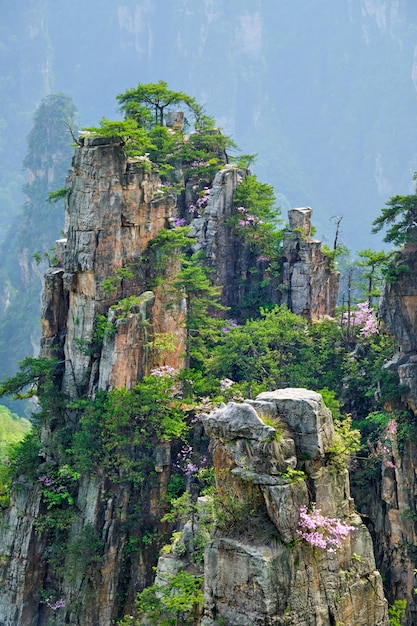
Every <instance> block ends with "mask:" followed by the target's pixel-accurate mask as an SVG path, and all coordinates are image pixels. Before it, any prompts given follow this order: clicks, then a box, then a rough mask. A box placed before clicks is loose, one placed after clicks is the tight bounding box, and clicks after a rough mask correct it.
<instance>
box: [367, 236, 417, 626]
mask: <svg viewBox="0 0 417 626" xmlns="http://www.w3.org/2000/svg"><path fill="white" fill-rule="evenodd" d="M392 274H393V276H394V279H393V280H390V281H387V282H386V283H385V285H384V289H383V294H382V298H381V302H380V306H379V317H380V319H381V321H382V322H383V324H384V326H385V328H386V330H387V331H388V332H389V333H390V334H391V335H392V338H393V340H394V346H395V352H394V354H393V357H392V360H391V361H390V362H389V363H387V364H386V365H385V367H387V368H388V369H389V370H391V371H393V372H396V373H397V374H398V377H399V381H400V384H401V385H402V387H401V397H402V403H401V404H399V405H398V406H397V407H392V406H387V407H386V408H387V410H388V411H392V409H393V408H398V409H400V410H401V411H403V415H404V419H405V424H406V425H407V426H408V431H406V430H405V431H404V432H403V434H402V437H401V446H399V445H398V435H397V433H396V432H392V434H391V435H390V439H391V441H390V454H389V455H382V456H381V458H380V462H379V463H376V465H375V468H374V472H373V475H372V476H370V477H369V478H368V479H367V481H366V485H363V484H361V483H359V484H358V485H355V490H357V492H358V493H357V498H356V499H357V501H358V506H360V510H361V512H362V513H364V514H365V515H366V516H367V525H368V526H369V529H370V530H371V532H372V537H373V540H374V546H375V556H376V560H377V564H378V567H379V569H380V571H381V574H382V575H383V577H384V581H385V582H384V586H385V589H386V595H387V598H388V601H389V602H390V603H391V604H392V603H393V602H394V601H395V600H396V599H404V600H406V601H407V608H406V616H405V619H404V620H403V623H404V625H407V626H412V625H414V624H415V623H416V622H417V601H416V595H415V588H416V579H415V572H416V568H417V554H416V545H417V532H416V494H417V479H416V458H417V445H416V436H415V433H416V432H417V430H416V418H417V317H416V311H417V283H416V276H417V251H416V250H415V248H414V247H412V246H408V247H407V248H405V249H404V250H403V251H401V252H399V253H397V254H396V258H395V260H394V262H393V268H392ZM395 274H397V276H396V277H395ZM393 417H394V418H395V415H394V416H393ZM370 493H372V497H369V494H370Z"/></svg>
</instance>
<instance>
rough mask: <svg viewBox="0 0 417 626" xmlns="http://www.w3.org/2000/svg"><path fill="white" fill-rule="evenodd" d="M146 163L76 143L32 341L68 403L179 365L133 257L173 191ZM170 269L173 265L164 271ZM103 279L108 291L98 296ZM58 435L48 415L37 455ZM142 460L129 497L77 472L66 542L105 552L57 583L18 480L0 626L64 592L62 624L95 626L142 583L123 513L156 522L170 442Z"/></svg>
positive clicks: (156, 301)
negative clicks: (156, 345) (100, 323)
mask: <svg viewBox="0 0 417 626" xmlns="http://www.w3.org/2000/svg"><path fill="white" fill-rule="evenodd" d="M144 165H145V164H144V163H141V162H137V163H131V162H127V161H126V158H125V155H124V152H123V150H122V147H121V145H120V142H119V141H108V140H101V139H89V138H86V139H85V140H84V145H83V146H82V147H80V148H78V149H77V150H76V154H75V157H74V160H73V170H72V172H71V174H70V177H69V181H68V186H69V198H68V204H67V215H66V229H67V233H68V237H67V239H65V240H60V241H59V242H57V258H58V263H59V265H58V266H57V267H54V268H51V269H50V270H49V271H48V272H47V274H46V283H45V291H44V297H43V304H42V346H41V353H42V355H43V356H53V357H57V358H58V360H59V363H60V368H61V372H60V378H61V381H62V382H61V390H62V391H64V392H65V394H66V395H67V396H68V397H69V398H70V399H71V398H72V399H73V400H76V399H79V398H82V397H85V396H88V395H89V396H91V395H92V394H94V393H95V392H96V391H97V390H98V389H111V388H114V387H122V386H124V387H126V388H127V389H129V388H131V387H132V386H134V385H135V384H136V383H137V381H138V380H140V379H141V378H142V377H143V376H144V375H145V374H149V372H150V370H151V368H152V367H156V366H158V365H169V366H172V367H176V368H180V367H182V366H183V358H184V356H183V355H184V351H185V348H184V341H185V330H184V324H183V322H184V315H185V309H184V302H183V300H182V299H181V300H179V301H177V300H176V301H174V302H172V301H170V307H169V309H168V307H167V306H166V298H167V295H166V293H165V291H164V288H163V285H162V286H159V287H157V288H156V289H155V290H154V291H149V290H148V289H147V281H148V280H149V270H148V268H147V267H146V263H144V262H143V263H142V264H139V260H140V259H141V258H142V255H143V253H144V251H145V249H146V247H147V244H148V242H149V241H150V240H151V239H153V238H154V237H155V236H156V235H157V233H158V232H159V231H160V230H161V229H162V228H164V227H167V226H168V224H169V221H170V220H172V216H173V212H174V207H175V202H174V199H173V198H172V197H165V198H163V199H161V194H160V193H158V191H159V190H160V187H161V183H160V179H159V176H158V175H157V173H155V172H153V171H152V170H151V169H150V168H149V167H146V168H145V167H143V166H144ZM149 169H150V171H148V170H149ZM138 264H139V266H138ZM177 269H178V268H177V266H176V264H175V262H171V263H170V265H169V268H168V269H167V272H172V273H175V272H176V271H177ZM127 270H128V271H127ZM168 275H169V274H168ZM106 280H107V281H108V283H109V282H110V286H111V289H108V290H107V291H106V290H105V289H104V288H103V285H106V282H105V281H106ZM129 298H131V300H129ZM132 298H133V299H132ZM124 303H126V304H124ZM113 305H115V308H114V309H112V308H111V307H112V306H113ZM100 315H101V316H103V318H104V319H105V320H106V319H107V321H106V328H107V330H106V331H105V332H104V334H103V336H102V338H101V341H100V342H99V341H97V320H98V317H97V316H100ZM167 333H172V335H173V337H174V350H173V351H170V352H169V354H163V355H161V354H159V353H157V352H155V351H154V352H152V350H151V349H150V345H151V343H152V341H153V339H154V337H155V336H156V335H157V334H161V335H163V334H167ZM158 358H159V359H160V360H158ZM57 392H58V389H57ZM66 419H67V420H69V421H67V422H66V423H65V420H64V418H63V417H62V418H61V425H60V426H61V428H62V425H63V424H62V421H63V420H64V426H65V427H66V428H71V421H72V420H74V419H76V412H73V415H72V416H70V417H68V416H67V418H66ZM60 432H61V431H60V427H57V425H56V421H55V422H54V423H53V424H52V425H50V426H49V427H48V428H45V429H44V433H43V447H44V451H43V454H44V456H45V459H46V461H48V462H51V461H52V462H53V459H54V458H55V455H56V453H57V450H58V447H59V443H58V440H59V433H60ZM57 438H58V439H57ZM150 463H151V465H152V464H153V466H154V467H155V468H157V474H156V477H157V478H156V480H155V481H153V483H152V484H149V485H147V486H146V487H145V488H142V489H141V490H139V492H138V490H137V489H136V490H135V489H133V488H132V487H131V486H130V487H129V486H126V485H123V484H122V483H117V482H114V481H111V480H110V479H109V478H108V477H107V476H106V475H105V473H103V472H100V471H99V472H98V473H97V475H96V476H94V475H88V474H85V475H84V476H83V477H82V478H81V483H80V487H79V490H78V495H77V497H76V510H77V511H78V512H79V516H78V515H77V516H76V517H75V519H73V520H72V521H71V520H70V527H69V529H68V545H71V544H72V545H73V546H76V545H78V544H77V542H78V543H79V538H80V537H87V536H88V534H89V533H92V536H93V537H96V538H97V537H98V538H100V542H102V544H103V547H104V551H103V554H102V556H101V557H100V559H99V560H100V563H99V564H98V563H97V564H96V567H95V570H94V572H92V571H90V572H89V575H86V572H85V571H84V572H81V571H80V572H78V573H77V572H74V571H72V572H70V570H71V567H70V566H69V565H68V567H67V568H65V569H67V570H68V573H66V572H65V570H64V572H63V573H61V576H60V577H59V578H57V576H56V572H53V571H51V567H49V566H48V564H47V558H48V550H49V547H48V543H50V541H51V537H50V535H48V533H47V529H46V530H45V529H42V527H41V526H42V524H41V522H40V520H42V519H45V513H46V510H45V504H44V503H42V498H41V489H40V487H39V486H37V485H36V484H35V486H34V485H33V484H31V483H24V482H23V483H22V484H21V485H20V489H19V491H18V492H17V495H16V497H15V500H14V501H13V503H12V507H11V509H10V511H9V512H8V513H6V514H5V515H4V516H3V519H2V534H1V538H0V543H1V545H2V548H1V552H2V555H4V562H3V567H2V570H1V579H2V583H1V584H2V587H3V589H4V593H2V594H1V600H0V624H2V626H12V625H13V626H16V625H17V624H20V625H21V626H23V625H25V626H26V625H27V626H30V625H32V624H46V623H48V620H50V619H52V616H53V615H54V611H53V609H51V605H52V606H54V603H55V602H56V601H58V600H59V599H60V598H65V605H66V606H65V608H61V609H60V617H61V618H62V619H63V620H66V623H70V624H74V625H75V624H83V626H87V625H89V624H90V625H91V626H96V625H97V624H100V625H101V626H105V625H109V624H110V623H111V622H112V620H113V619H114V618H115V617H117V616H118V615H119V614H120V610H121V609H120V605H121V603H124V602H125V600H126V597H125V598H124V599H123V596H124V595H126V594H127V595H129V593H130V595H131V600H132V601H133V596H134V594H135V585H136V584H137V581H138V580H139V581H141V584H142V585H143V584H144V583H145V584H147V583H149V582H150V577H151V576H152V563H153V560H152V557H151V556H150V555H151V554H152V548H149V549H148V550H147V549H146V547H145V549H144V550H143V551H142V552H141V553H138V554H136V558H131V555H130V554H129V551H128V550H127V542H128V536H129V527H128V526H129V525H128V518H129V517H130V518H131V519H132V520H133V519H134V511H136V509H137V508H138V507H139V506H143V507H144V509H145V511H146V513H144V514H142V515H141V523H142V524H144V525H145V526H147V527H148V528H152V526H154V527H155V528H157V527H158V525H159V520H160V517H161V511H160V509H159V505H158V501H159V500H160V497H161V494H162V493H163V491H164V490H165V489H166V482H167V478H168V475H169V465H170V449H169V446H168V447H167V445H166V444H164V443H161V444H160V445H159V446H156V448H155V449H154V450H153V452H152V454H151V458H150ZM132 516H133V517H132ZM55 531H56V529H55ZM85 549H87V547H86V548H85ZM127 555H128V558H127ZM134 556H135V555H134ZM62 558H63V559H65V558H66V556H65V555H64V556H63V557H62ZM95 558H97V557H95ZM89 568H91V564H90V566H89ZM132 576H133V578H132ZM126 589H128V590H129V589H130V591H126ZM87 597H88V598H89V601H88V602H85V599H86V598H87Z"/></svg>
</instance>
